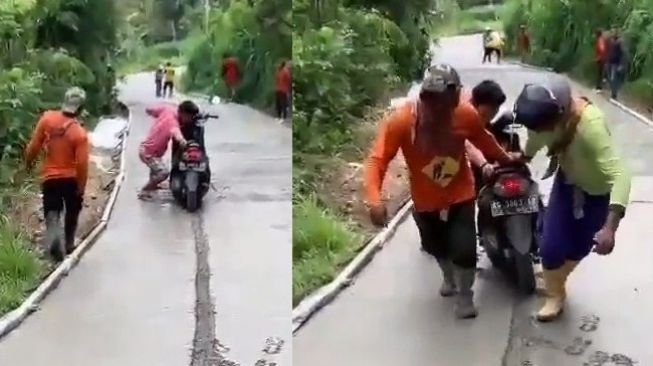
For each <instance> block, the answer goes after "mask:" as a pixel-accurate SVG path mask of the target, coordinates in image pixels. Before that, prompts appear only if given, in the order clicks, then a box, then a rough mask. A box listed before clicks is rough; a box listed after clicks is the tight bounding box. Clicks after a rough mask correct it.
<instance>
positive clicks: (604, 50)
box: [594, 29, 608, 91]
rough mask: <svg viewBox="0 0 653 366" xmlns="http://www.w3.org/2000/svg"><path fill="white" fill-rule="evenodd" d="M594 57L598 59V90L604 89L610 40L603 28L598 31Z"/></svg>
mask: <svg viewBox="0 0 653 366" xmlns="http://www.w3.org/2000/svg"><path fill="white" fill-rule="evenodd" d="M594 55H595V56H594V58H595V60H596V72H597V74H596V90H597V91H598V90H602V89H603V80H605V71H606V70H605V66H606V65H605V61H606V58H607V56H608V40H607V39H606V37H605V35H604V34H603V30H601V29H599V30H597V31H596V44H595V45H594Z"/></svg>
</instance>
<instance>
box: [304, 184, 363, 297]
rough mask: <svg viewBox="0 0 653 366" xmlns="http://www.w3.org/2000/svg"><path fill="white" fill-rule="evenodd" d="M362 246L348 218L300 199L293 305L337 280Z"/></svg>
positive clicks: (316, 202) (313, 201) (358, 235)
mask: <svg viewBox="0 0 653 366" xmlns="http://www.w3.org/2000/svg"><path fill="white" fill-rule="evenodd" d="M362 242H363V236H362V235H361V234H359V233H357V232H356V231H355V228H354V225H353V224H352V223H350V222H348V221H347V219H346V218H344V217H342V216H338V215H336V214H333V213H331V212H330V211H329V210H327V209H325V208H323V207H321V206H320V205H319V204H318V200H317V198H316V197H315V196H313V195H311V196H309V197H302V198H300V200H299V202H298V203H297V204H295V205H294V207H293V263H294V264H293V304H294V305H296V304H297V303H299V301H301V299H303V298H304V297H305V296H307V295H308V294H310V292H312V291H313V290H315V289H317V288H318V287H320V286H322V285H324V284H326V283H328V282H330V281H331V280H333V278H335V277H336V276H337V274H338V272H339V270H340V269H341V268H342V267H343V266H344V265H346V264H347V263H349V261H350V260H351V259H352V258H353V257H354V256H355V255H356V253H357V252H358V249H359V247H360V245H361V243H362Z"/></svg>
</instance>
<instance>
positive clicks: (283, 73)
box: [276, 61, 292, 122]
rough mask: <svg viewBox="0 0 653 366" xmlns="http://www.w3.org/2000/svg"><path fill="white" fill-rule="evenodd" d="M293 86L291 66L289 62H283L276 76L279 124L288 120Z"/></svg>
mask: <svg viewBox="0 0 653 366" xmlns="http://www.w3.org/2000/svg"><path fill="white" fill-rule="evenodd" d="M291 85H292V80H291V77H290V66H289V65H288V62H287V61H282V62H281V64H280V65H279V69H277V74H276V107H277V118H278V119H279V122H283V121H284V120H285V119H286V118H288V104H289V101H290V87H291Z"/></svg>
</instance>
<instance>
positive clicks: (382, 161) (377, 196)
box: [364, 111, 401, 206]
mask: <svg viewBox="0 0 653 366" xmlns="http://www.w3.org/2000/svg"><path fill="white" fill-rule="evenodd" d="M399 113H400V111H395V112H393V113H392V114H391V115H390V116H388V118H387V119H386V120H385V121H384V122H383V124H382V127H381V129H380V130H379V133H378V135H377V137H376V141H375V142H374V145H373V146H372V150H371V152H370V155H369V157H368V159H367V164H366V166H365V176H364V186H365V199H366V200H367V204H368V205H370V206H377V205H380V204H381V203H382V200H381V192H382V188H383V180H384V178H385V173H386V171H387V170H388V165H389V164H390V162H391V161H392V159H394V157H395V156H396V155H397V152H398V151H399V146H400V145H401V136H399V130H398V129H397V126H398V125H399V122H400V120H399V118H400V115H399Z"/></svg>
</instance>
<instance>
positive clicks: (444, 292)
mask: <svg viewBox="0 0 653 366" xmlns="http://www.w3.org/2000/svg"><path fill="white" fill-rule="evenodd" d="M438 265H439V266H440V270H441V271H442V285H440V296H443V297H450V296H453V295H455V294H456V292H457V291H456V280H455V278H454V268H453V263H451V261H449V260H446V259H438Z"/></svg>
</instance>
